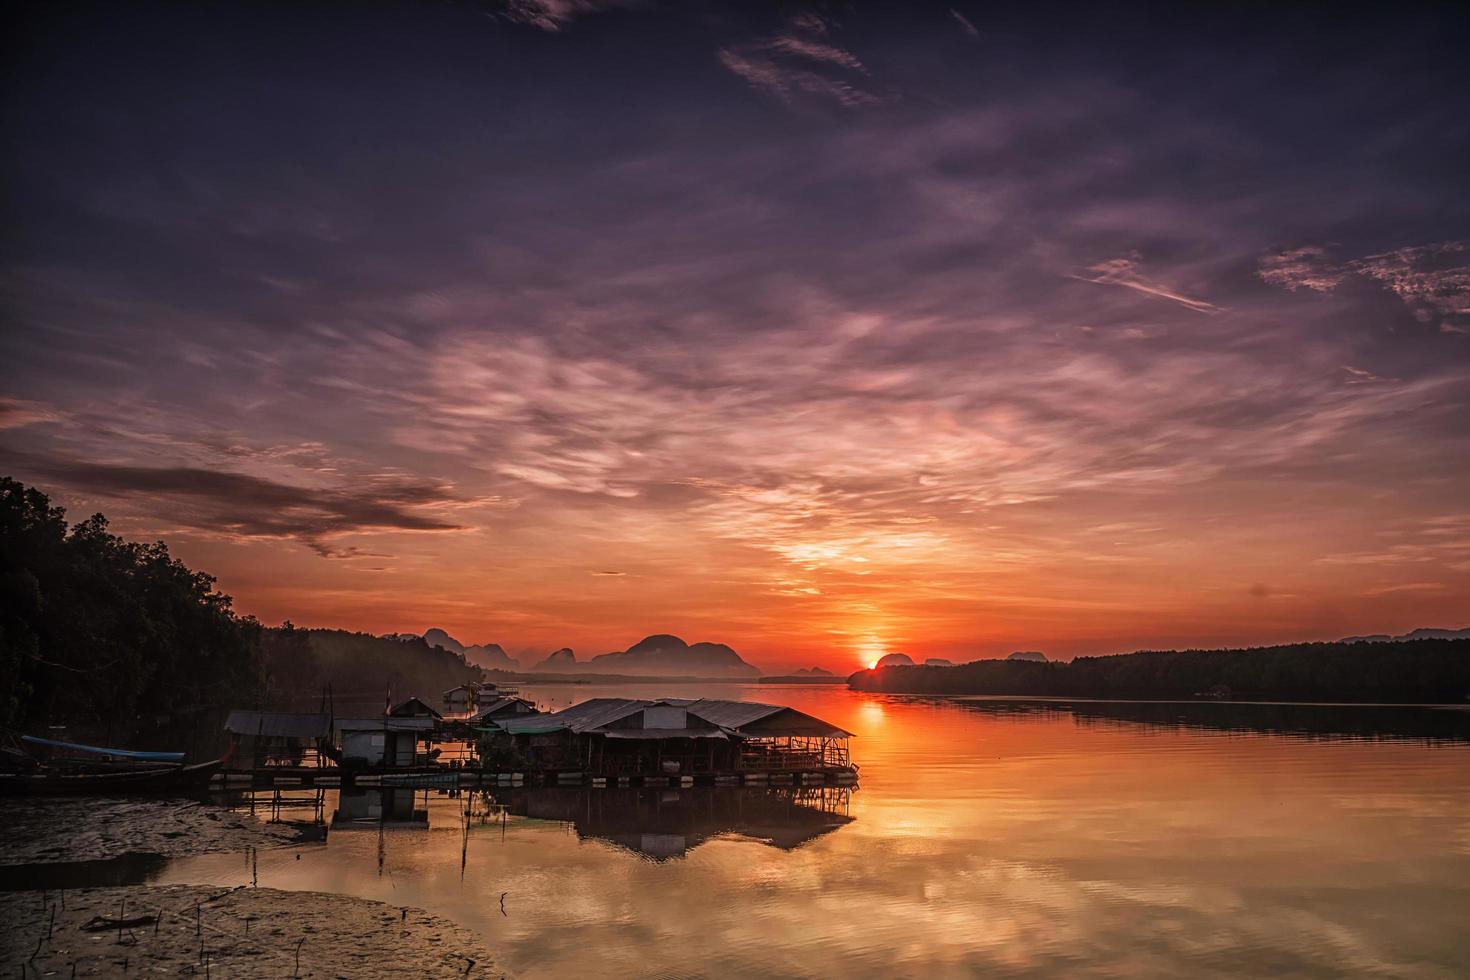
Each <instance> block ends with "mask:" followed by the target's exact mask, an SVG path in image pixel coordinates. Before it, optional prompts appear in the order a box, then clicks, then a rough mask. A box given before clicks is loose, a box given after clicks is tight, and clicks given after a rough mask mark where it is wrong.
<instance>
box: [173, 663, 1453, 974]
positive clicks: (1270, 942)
mask: <svg viewBox="0 0 1470 980" xmlns="http://www.w3.org/2000/svg"><path fill="white" fill-rule="evenodd" d="M525 693H527V694H528V695H530V696H532V697H535V698H537V699H538V700H539V701H541V703H542V704H543V705H544V706H548V707H562V706H564V705H566V704H567V703H570V701H571V700H572V699H575V700H581V699H583V698H586V697H592V696H596V695H603V694H615V695H618V696H625V697H637V696H669V695H673V694H675V693H679V694H696V695H697V694H706V695H709V696H718V697H742V698H750V699H758V700H766V701H776V702H779V703H786V704H791V705H793V706H795V707H798V708H801V709H802V710H805V711H809V712H812V713H813V714H816V715H819V716H821V717H823V718H826V719H828V720H830V721H832V722H835V723H836V724H839V725H841V726H843V727H845V728H848V729H850V730H852V731H853V732H856V733H857V735H858V737H857V738H856V739H854V741H853V752H854V756H855V758H856V760H857V761H858V763H859V764H860V765H861V766H862V773H861V780H860V786H859V788H858V789H857V790H856V791H855V792H853V793H851V794H850V798H843V797H841V796H838V797H836V798H832V794H829V798H828V799H825V800H820V799H813V800H792V799H790V798H789V797H788V798H785V799H781V798H775V797H773V796H772V795H771V794H765V793H759V794H750V793H749V792H748V791H745V792H742V791H740V790H732V791H719V792H716V791H713V790H702V791H688V790H685V791H666V792H659V791H648V792H643V793H626V792H625V793H623V794H621V795H620V796H608V795H604V796H599V795H596V794H593V793H590V792H560V793H551V794H546V795H542V796H534V795H533V794H522V795H521V796H520V798H519V799H513V800H510V803H511V807H512V810H513V811H515V812H516V813H517V814H524V813H527V812H529V813H533V814H538V815H539V816H523V815H515V816H511V817H509V818H508V819H507V820H505V821H504V822H503V823H502V822H501V821H499V820H495V821H491V822H485V823H481V822H479V817H478V816H477V817H476V820H475V822H474V823H473V824H472V825H471V827H470V829H469V832H468V834H467V835H466V833H465V830H464V825H465V821H464V817H463V811H464V807H465V801H464V800H463V799H450V798H448V797H445V796H440V795H436V794H425V793H419V794H417V795H416V797H415V798H414V802H413V804H412V806H411V807H410V809H414V808H416V809H420V810H422V809H425V808H426V809H427V811H428V813H427V817H428V826H427V827H426V828H425V827H423V826H421V825H419V826H414V825H406V826H403V827H401V828H400V829H395V830H392V831H390V832H387V833H382V834H380V833H379V832H378V831H377V830H376V829H365V830H351V831H333V833H332V835H331V838H330V840H329V843H327V844H326V845H325V846H320V845H316V846H305V847H302V848H298V849H293V850H292V851H287V852H278V853H268V852H262V853H261V854H260V855H259V863H258V867H257V874H258V876H259V883H260V884H261V885H262V886H271V887H276V888H287V889H308V890H322V891H333V892H342V893H346V894H351V895H358V896H362V897H366V898H372V899H378V900H382V901H385V902H389V903H392V904H394V905H411V906H417V907H422V908H427V909H431V910H433V911H435V912H438V913H441V914H444V915H446V916H448V917H450V918H453V919H455V920H457V921H459V922H460V923H462V924H464V925H466V926H469V927H471V928H473V929H475V930H478V931H479V932H480V933H482V934H483V935H484V936H485V938H486V940H487V943H488V945H490V946H491V947H492V948H494V949H495V950H497V951H498V952H499V955H500V957H501V962H502V965H504V966H505V967H506V968H508V969H509V970H511V971H512V972H514V973H515V974H516V975H518V976H521V977H531V978H534V977H591V976H599V977H601V976H610V975H627V976H660V977H704V976H707V977H787V976H790V977H833V976H843V977H865V976H871V977H894V976H925V977H935V976H974V975H979V974H984V975H1003V976H1020V975H1045V976H1056V975H1062V974H1074V973H1078V972H1089V973H1096V974H1109V975H1121V974H1129V975H1136V974H1147V975H1154V976H1161V975H1168V976H1209V975H1223V974H1237V975H1238V974H1254V975H1261V974H1272V975H1280V976H1285V975H1299V976H1326V975H1342V974H1360V975H1361V974H1367V975H1372V974H1378V975H1385V976H1424V977H1435V976H1444V977H1450V976H1466V975H1470V744H1467V742H1466V741H1465V734H1464V733H1465V732H1466V730H1467V724H1470V716H1467V715H1466V714H1464V713H1460V712H1448V711H1438V712H1429V711H1425V710H1418V711H1407V712H1406V711H1403V710H1401V709H1374V708H1356V709H1338V710H1333V709H1321V708H1315V709H1314V708H1301V709H1282V708H1262V709H1252V708H1249V707H1242V706H1235V705H1210V704H1206V705H1194V706H1159V705H1132V706H1126V705H1125V706H1112V707H1108V706H1097V705H1083V706H1079V710H1078V711H1073V710H1070V709H1068V708H1067V706H1065V705H1055V704H1054V705H1042V706H1038V705H1018V704H1015V703H1010V702H995V701H981V702H974V703H956V702H945V701H937V700H930V701H910V700H906V699H902V698H891V697H883V696H877V695H864V694H856V693H851V692H849V691H847V690H845V689H843V688H836V689H833V688H813V687H795V686H793V687H773V686H769V685H765V686H754V685H753V686H750V687H746V688H741V687H737V686H731V685H720V686H712V687H710V688H707V689H705V690H702V691H698V690H696V691H691V690H689V689H688V688H680V689H679V690H678V691H677V692H676V691H675V690H674V689H672V688H668V687H663V686H638V685H628V686H619V687H616V688H611V687H589V686H578V687H565V686H548V687H544V688H534V689H528V690H527V691H526V692H525ZM1385 729H1389V730H1393V731H1398V732H1407V733H1409V734H1410V735H1412V736H1414V737H1411V738H1364V737H1363V735H1364V734H1371V733H1374V732H1378V731H1382V730H1385ZM426 796H427V802H426ZM347 802H348V804H349V805H350V802H351V801H347ZM359 802H361V801H359ZM335 805H336V804H335V801H334V800H331V799H329V801H328V809H329V811H330V810H331V809H332V808H333V807H334V806H335ZM477 805H478V804H477ZM408 815H409V816H415V815H413V814H408ZM297 853H299V854H300V855H301V858H300V859H299V860H297V858H296V854H297ZM249 875H250V872H249V871H248V870H247V868H246V866H245V862H244V861H242V860H241V859H240V857H239V856H237V855H215V856H208V857H199V858H188V859H182V860H177V861H174V862H171V863H169V864H168V865H167V866H166V867H165V868H164V869H163V870H162V871H161V872H160V873H159V876H158V877H157V878H155V879H154V880H156V881H160V882H189V883H219V884H238V883H243V882H248V881H249V880H250V877H249ZM502 894H503V895H504V912H503V913H502V905H501V897H502Z"/></svg>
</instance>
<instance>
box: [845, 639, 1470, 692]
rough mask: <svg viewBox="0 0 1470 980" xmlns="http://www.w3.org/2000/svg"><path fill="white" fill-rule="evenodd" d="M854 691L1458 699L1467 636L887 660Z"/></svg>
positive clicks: (1468, 672)
mask: <svg viewBox="0 0 1470 980" xmlns="http://www.w3.org/2000/svg"><path fill="white" fill-rule="evenodd" d="M848 686H849V687H851V688H852V689H853V690H855V691H869V692H875V693H883V694H950V695H967V694H968V695H1006V696H1012V697H1055V698H1096V699H1122V700H1140V701H1151V700H1198V699H1216V700H1243V701H1274V702H1290V701H1299V702H1341V703H1364V704H1464V703H1465V702H1466V701H1467V700H1470V639H1424V640H1395V641H1390V642H1355V643H1293V644H1283V645H1278V646H1265V647H1245V648H1236V649H1223V650H1157V651H1154V650H1149V651H1140V652H1138V653H1126V654H1117V655H1114V656H1107V657H1078V658H1077V659H1075V660H1071V661H1052V662H1047V663H1037V662H1034V661H1028V660H977V661H975V662H973V663H968V664H961V665H959V666H957V667H925V666H890V667H880V668H877V669H873V670H862V671H858V672H857V673H855V674H853V675H851V676H850V677H849V678H848Z"/></svg>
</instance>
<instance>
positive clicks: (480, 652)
mask: <svg viewBox="0 0 1470 980" xmlns="http://www.w3.org/2000/svg"><path fill="white" fill-rule="evenodd" d="M424 642H425V643H427V644H429V646H431V647H443V648H444V649H446V650H449V651H452V652H454V653H457V654H459V655H460V656H462V657H464V658H465V660H466V661H468V662H469V663H471V664H473V665H475V666H476V667H484V668H485V669H486V670H519V669H520V666H521V665H520V664H519V663H517V662H516V661H515V660H514V659H513V658H512V657H511V656H510V654H508V653H506V652H505V651H504V650H503V649H501V646H500V644H499V643H482V644H476V645H474V646H466V645H465V644H463V643H461V642H459V641H458V640H456V639H455V638H454V637H452V636H450V635H449V634H448V633H446V632H445V631H444V630H441V629H439V628H438V627H434V628H432V629H427V630H425V631H424Z"/></svg>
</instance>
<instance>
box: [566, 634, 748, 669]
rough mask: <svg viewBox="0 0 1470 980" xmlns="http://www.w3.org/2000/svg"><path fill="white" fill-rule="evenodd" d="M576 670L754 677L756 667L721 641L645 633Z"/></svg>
mask: <svg viewBox="0 0 1470 980" xmlns="http://www.w3.org/2000/svg"><path fill="white" fill-rule="evenodd" d="M577 670H578V672H579V673H589V674H626V675H632V676H658V677H669V676H686V677H754V676H756V675H758V674H759V673H760V669H759V668H757V667H755V666H753V665H751V664H748V663H746V662H745V661H744V660H742V659H740V655H739V654H738V653H736V652H735V651H734V650H732V649H730V648H729V647H728V646H726V645H725V644H723V643H695V644H689V643H685V642H684V641H683V640H681V639H680V638H679V637H677V636H673V635H671V634H668V633H657V634H654V635H653V636H646V637H644V638H643V639H641V640H639V641H638V642H637V643H635V644H633V645H632V646H631V647H629V648H628V649H627V650H624V651H621V652H618V653H604V654H601V655H600V656H596V657H593V658H592V659H591V660H588V661H587V662H586V663H580V664H578V665H577Z"/></svg>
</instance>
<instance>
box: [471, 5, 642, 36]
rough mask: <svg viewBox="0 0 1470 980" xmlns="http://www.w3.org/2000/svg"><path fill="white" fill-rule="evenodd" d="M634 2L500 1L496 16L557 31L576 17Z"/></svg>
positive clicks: (545, 29)
mask: <svg viewBox="0 0 1470 980" xmlns="http://www.w3.org/2000/svg"><path fill="white" fill-rule="evenodd" d="M635 3H636V0H502V2H501V4H500V8H499V10H498V13H499V15H500V16H502V17H504V18H505V19H507V20H511V21H515V22H516V23H520V24H528V25H530V26H531V27H539V28H540V29H541V30H543V31H560V30H562V29H563V28H565V27H566V25H567V24H569V23H571V22H572V21H574V20H576V19H577V18H579V17H585V16H587V15H588V14H595V13H598V12H599V11H603V10H608V9H612V8H615V7H628V6H633V5H635Z"/></svg>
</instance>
